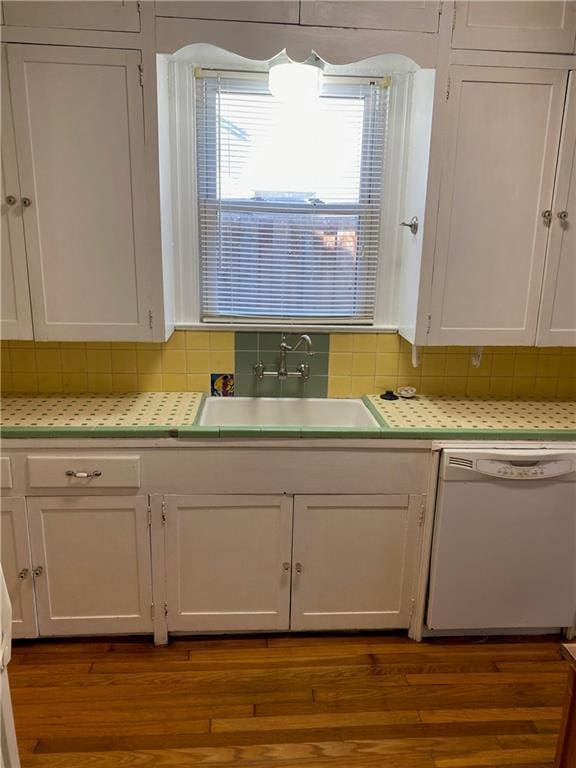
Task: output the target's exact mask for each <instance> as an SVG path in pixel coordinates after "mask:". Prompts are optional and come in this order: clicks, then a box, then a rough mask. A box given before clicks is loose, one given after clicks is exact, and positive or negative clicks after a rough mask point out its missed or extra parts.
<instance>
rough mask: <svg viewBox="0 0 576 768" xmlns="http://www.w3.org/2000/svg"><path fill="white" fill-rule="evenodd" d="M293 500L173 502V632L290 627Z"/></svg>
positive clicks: (169, 555) (169, 559)
mask: <svg viewBox="0 0 576 768" xmlns="http://www.w3.org/2000/svg"><path fill="white" fill-rule="evenodd" d="M291 538H292V499H291V498H290V497H289V496H258V495H256V496H218V495H209V496H167V497H166V589H167V601H168V630H169V631H184V632H213V631H214V632H217V631H243V630H270V631H274V630H285V629H288V626H289V611H290V561H291Z"/></svg>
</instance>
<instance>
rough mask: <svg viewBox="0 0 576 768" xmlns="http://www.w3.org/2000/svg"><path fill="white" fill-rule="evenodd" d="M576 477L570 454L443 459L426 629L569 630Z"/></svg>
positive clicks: (457, 454)
mask: <svg viewBox="0 0 576 768" xmlns="http://www.w3.org/2000/svg"><path fill="white" fill-rule="evenodd" d="M575 470H576V452H571V451H568V452H566V451H564V452H557V451H541V450H540V451H532V450H510V451H489V450H486V451H475V450H450V451H444V453H443V457H442V462H441V465H440V482H439V486H438V500H437V506H436V517H435V524H434V537H433V544H432V564H431V573H430V592H429V600H428V614H427V625H428V627H429V628H430V629H512V628H516V627H518V628H520V627H522V628H524V627H525V628H550V627H567V626H571V625H572V624H573V622H574V617H575V612H576V472H575Z"/></svg>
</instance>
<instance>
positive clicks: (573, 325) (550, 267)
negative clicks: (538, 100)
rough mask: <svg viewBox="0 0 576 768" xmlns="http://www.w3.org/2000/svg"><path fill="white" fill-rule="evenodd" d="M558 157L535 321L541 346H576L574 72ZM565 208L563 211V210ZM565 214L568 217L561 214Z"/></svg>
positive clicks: (575, 83)
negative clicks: (538, 307) (550, 220)
mask: <svg viewBox="0 0 576 768" xmlns="http://www.w3.org/2000/svg"><path fill="white" fill-rule="evenodd" d="M564 115H565V118H564V130H563V136H562V144H561V148H560V158H559V160H558V173H557V177H556V189H555V191H554V204H553V206H552V213H553V217H552V223H551V226H550V238H549V240H548V254H547V257H546V268H545V270H544V288H543V291H542V303H541V306H540V319H539V323H538V344H539V345H541V346H556V345H569V346H576V73H575V72H572V74H571V75H570V86H569V90H568V99H567V101H566V110H565V113H564ZM564 212H565V213H564ZM559 214H560V215H559ZM564 215H566V216H567V218H562V217H563V216H564Z"/></svg>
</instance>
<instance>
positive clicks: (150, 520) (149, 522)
mask: <svg viewBox="0 0 576 768" xmlns="http://www.w3.org/2000/svg"><path fill="white" fill-rule="evenodd" d="M147 512H148V528H152V507H148V509H147Z"/></svg>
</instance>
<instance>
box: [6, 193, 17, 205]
mask: <svg viewBox="0 0 576 768" xmlns="http://www.w3.org/2000/svg"><path fill="white" fill-rule="evenodd" d="M15 204H16V198H15V197H14V195H6V205H15Z"/></svg>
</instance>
